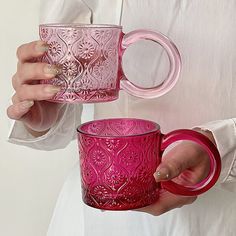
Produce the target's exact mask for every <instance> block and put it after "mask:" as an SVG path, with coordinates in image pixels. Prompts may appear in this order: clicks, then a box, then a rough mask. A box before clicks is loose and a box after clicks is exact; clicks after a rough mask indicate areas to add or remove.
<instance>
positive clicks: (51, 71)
mask: <svg viewBox="0 0 236 236" xmlns="http://www.w3.org/2000/svg"><path fill="white" fill-rule="evenodd" d="M43 72H44V74H45V75H46V76H48V77H54V76H56V75H59V74H61V72H62V70H61V68H60V67H58V66H55V65H50V64H47V65H46V66H45V67H44V68H43Z"/></svg>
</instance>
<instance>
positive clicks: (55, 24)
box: [39, 23, 122, 29]
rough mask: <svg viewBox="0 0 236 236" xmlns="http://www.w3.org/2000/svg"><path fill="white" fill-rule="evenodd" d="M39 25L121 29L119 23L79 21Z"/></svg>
mask: <svg viewBox="0 0 236 236" xmlns="http://www.w3.org/2000/svg"><path fill="white" fill-rule="evenodd" d="M39 27H53V28H117V29H122V26H121V25H113V24H81V23H45V24H39Z"/></svg>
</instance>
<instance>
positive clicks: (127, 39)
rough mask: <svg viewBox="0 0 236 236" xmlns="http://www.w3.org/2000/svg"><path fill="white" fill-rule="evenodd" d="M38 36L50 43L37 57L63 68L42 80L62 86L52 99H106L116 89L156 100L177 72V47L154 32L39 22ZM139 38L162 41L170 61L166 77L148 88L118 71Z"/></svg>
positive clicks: (115, 94) (113, 97)
mask: <svg viewBox="0 0 236 236" xmlns="http://www.w3.org/2000/svg"><path fill="white" fill-rule="evenodd" d="M39 34H40V38H41V40H43V41H45V42H47V43H48V44H49V50H48V52H47V53H46V54H45V55H44V56H43V57H42V58H41V60H42V61H43V62H47V63H50V64H56V65H58V66H59V67H60V68H61V73H60V74H58V75H57V76H56V78H55V79H52V80H42V81H41V83H46V84H54V85H58V86H60V87H61V91H60V92H58V93H57V94H56V95H55V96H54V97H53V98H52V99H50V101H53V102H69V103H73V102H75V103H76V102H80V103H95V102H108V101H112V100H116V99H117V98H118V96H119V90H120V89H123V90H125V91H127V92H128V93H129V94H132V95H133V96H137V97H142V98H155V97H159V96H162V95H163V94H165V93H167V92H168V91H169V90H171V89H172V88H173V87H174V85H175V84H176V82H177V80H178V77H179V74H180V70H181V58H180V54H179V52H178V49H177V48H176V46H175V45H174V43H173V42H172V41H171V40H170V39H169V38H167V37H166V36H164V35H163V34H161V33H158V32H152V31H149V30H136V31H132V32H130V33H128V34H124V33H123V32H122V27H121V26H117V25H80V24H43V25H40V26H39ZM142 39H145V40H151V41H154V42H156V43H158V44H160V45H161V46H162V47H163V48H164V49H165V51H166V53H167V55H168V58H169V62H170V71H169V73H168V76H167V78H166V80H165V81H164V82H163V83H162V84H161V85H159V86H156V87H153V88H148V89H144V88H141V87H138V86H136V85H134V84H133V83H132V82H130V81H129V80H128V79H127V78H126V77H125V75H124V73H123V70H122V56H123V53H124V52H125V50H126V48H127V47H128V46H129V45H131V44H133V43H135V42H136V41H138V40H142Z"/></svg>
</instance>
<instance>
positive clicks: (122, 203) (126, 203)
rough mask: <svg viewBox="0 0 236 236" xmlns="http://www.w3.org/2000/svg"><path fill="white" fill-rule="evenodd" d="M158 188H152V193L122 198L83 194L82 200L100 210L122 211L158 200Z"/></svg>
mask: <svg viewBox="0 0 236 236" xmlns="http://www.w3.org/2000/svg"><path fill="white" fill-rule="evenodd" d="M158 197H159V189H156V190H154V191H153V192H152V193H148V194H146V196H145V195H142V196H139V198H138V199H137V198H136V197H133V198H130V197H128V198H127V197H122V198H116V199H114V198H112V199H102V198H99V199H98V198H97V197H95V196H92V195H87V196H83V202H84V203H85V204H86V205H88V206H90V207H92V208H96V209H100V210H110V211H123V210H133V209H138V208H142V207H145V206H148V205H151V204H153V203H154V202H156V201H157V200H158Z"/></svg>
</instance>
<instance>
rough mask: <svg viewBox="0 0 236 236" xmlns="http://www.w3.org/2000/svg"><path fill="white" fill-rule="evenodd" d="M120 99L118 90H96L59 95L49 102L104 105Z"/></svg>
mask: <svg viewBox="0 0 236 236" xmlns="http://www.w3.org/2000/svg"><path fill="white" fill-rule="evenodd" d="M118 98H119V93H118V91H117V90H96V91H90V92H88V93H85V94H79V93H63V94H61V93H58V94H56V95H55V96H54V97H53V98H51V99H48V100H47V101H49V102H56V103H103V102H111V101H114V100H117V99H118Z"/></svg>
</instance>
